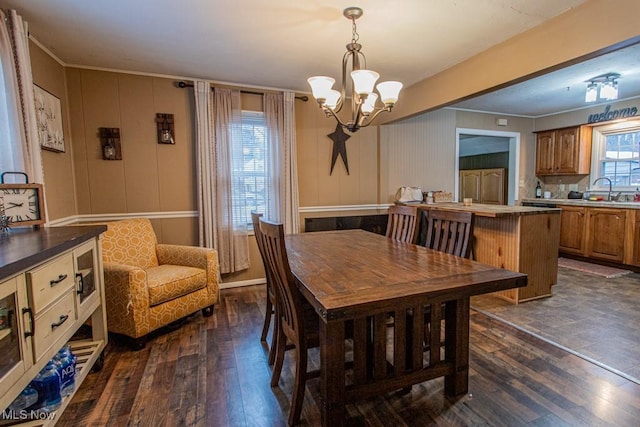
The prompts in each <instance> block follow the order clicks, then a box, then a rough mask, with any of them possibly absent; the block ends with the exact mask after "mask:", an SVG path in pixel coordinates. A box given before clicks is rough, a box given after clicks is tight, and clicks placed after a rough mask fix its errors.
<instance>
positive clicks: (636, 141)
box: [592, 122, 640, 190]
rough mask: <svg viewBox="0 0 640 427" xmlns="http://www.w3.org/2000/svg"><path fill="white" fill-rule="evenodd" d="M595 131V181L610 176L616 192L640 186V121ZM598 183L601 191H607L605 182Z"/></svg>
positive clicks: (604, 127)
mask: <svg viewBox="0 0 640 427" xmlns="http://www.w3.org/2000/svg"><path fill="white" fill-rule="evenodd" d="M621 126H624V127H623V128H621ZM594 131H595V134H596V136H597V138H596V139H595V141H596V146H595V147H594V148H597V149H596V150H594V151H595V152H594V161H595V162H594V166H595V167H594V168H593V169H592V170H593V171H594V173H595V176H592V178H593V179H594V180H595V179H596V178H600V177H607V178H609V179H610V180H611V184H612V186H613V187H614V188H616V190H634V189H635V188H636V187H640V163H639V162H640V155H639V151H640V122H627V123H624V124H622V125H621V124H616V125H609V126H602V127H600V128H595V129H594ZM598 184H599V186H598V187H599V188H604V189H608V184H607V183H606V182H603V181H599V182H598Z"/></svg>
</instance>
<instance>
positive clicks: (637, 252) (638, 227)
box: [629, 210, 640, 266]
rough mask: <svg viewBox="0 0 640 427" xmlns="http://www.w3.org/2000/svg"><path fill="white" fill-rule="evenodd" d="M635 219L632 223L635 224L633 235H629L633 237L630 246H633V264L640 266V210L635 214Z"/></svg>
mask: <svg viewBox="0 0 640 427" xmlns="http://www.w3.org/2000/svg"><path fill="white" fill-rule="evenodd" d="M634 214H635V218H633V221H631V223H632V224H633V233H630V234H629V235H630V236H632V237H633V239H632V240H631V242H630V243H629V244H631V245H632V249H631V251H630V252H631V264H633V265H637V266H640V210H636V211H635V212H634Z"/></svg>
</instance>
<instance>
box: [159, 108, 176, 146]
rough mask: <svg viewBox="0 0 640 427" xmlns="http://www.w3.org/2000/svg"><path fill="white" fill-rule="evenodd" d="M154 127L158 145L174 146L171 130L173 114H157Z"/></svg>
mask: <svg viewBox="0 0 640 427" xmlns="http://www.w3.org/2000/svg"><path fill="white" fill-rule="evenodd" d="M156 125H157V127H158V144H175V143H176V142H175V139H174V138H175V131H174V128H173V114H166V113H157V114H156Z"/></svg>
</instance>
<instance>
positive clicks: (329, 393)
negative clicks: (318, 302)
mask: <svg viewBox="0 0 640 427" xmlns="http://www.w3.org/2000/svg"><path fill="white" fill-rule="evenodd" d="M344 337H345V326H344V322H343V321H337V322H325V321H323V320H322V319H321V320H320V395H321V408H320V419H321V422H322V425H323V426H332V427H333V426H341V425H344V423H345V399H346V391H345V345H344Z"/></svg>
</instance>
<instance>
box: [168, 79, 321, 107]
mask: <svg viewBox="0 0 640 427" xmlns="http://www.w3.org/2000/svg"><path fill="white" fill-rule="evenodd" d="M176 86H178V87H179V88H182V89H184V88H185V87H193V83H187V82H183V81H180V82H176ZM211 89H212V90H213V87H212V88H211ZM240 92H241V93H248V94H251V95H264V93H263V92H252V91H250V90H241V91H240ZM296 99H301V100H302V101H304V102H307V101H308V100H309V97H308V96H307V95H302V96H296Z"/></svg>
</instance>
